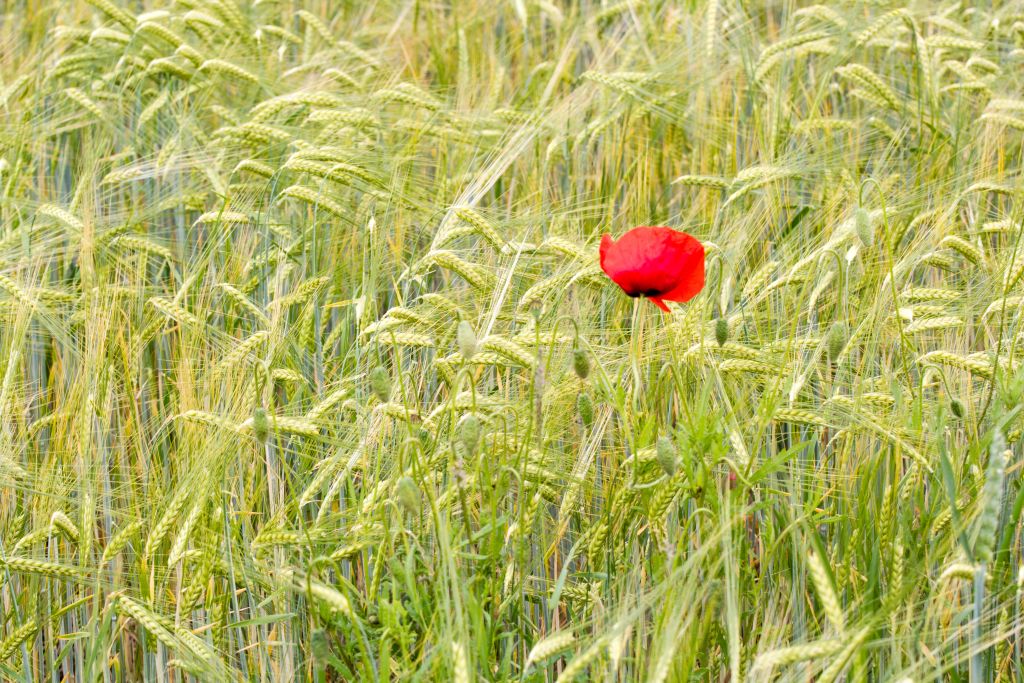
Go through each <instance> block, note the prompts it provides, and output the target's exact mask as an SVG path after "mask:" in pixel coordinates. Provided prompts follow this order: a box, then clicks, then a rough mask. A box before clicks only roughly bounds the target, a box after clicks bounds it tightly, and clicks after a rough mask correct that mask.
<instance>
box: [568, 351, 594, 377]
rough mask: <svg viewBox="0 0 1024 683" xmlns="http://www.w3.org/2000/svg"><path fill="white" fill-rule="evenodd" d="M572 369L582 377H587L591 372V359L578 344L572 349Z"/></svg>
mask: <svg viewBox="0 0 1024 683" xmlns="http://www.w3.org/2000/svg"><path fill="white" fill-rule="evenodd" d="M572 369H573V370H574V371H575V372H576V376H577V377H579V378H580V379H586V378H587V375H589V374H590V360H589V359H588V358H587V352H586V351H584V350H583V349H581V348H580V347H578V346H577V347H576V348H574V349H573V351H572Z"/></svg>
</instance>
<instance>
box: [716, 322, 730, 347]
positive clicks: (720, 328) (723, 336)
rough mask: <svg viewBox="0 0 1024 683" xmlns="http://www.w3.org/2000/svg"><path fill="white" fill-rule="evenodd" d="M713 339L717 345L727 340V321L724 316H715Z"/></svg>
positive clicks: (723, 343) (723, 344) (722, 344)
mask: <svg viewBox="0 0 1024 683" xmlns="http://www.w3.org/2000/svg"><path fill="white" fill-rule="evenodd" d="M715 341H716V342H718V345H719V346H725V342H727V341H729V321H728V320H726V319H725V318H715Z"/></svg>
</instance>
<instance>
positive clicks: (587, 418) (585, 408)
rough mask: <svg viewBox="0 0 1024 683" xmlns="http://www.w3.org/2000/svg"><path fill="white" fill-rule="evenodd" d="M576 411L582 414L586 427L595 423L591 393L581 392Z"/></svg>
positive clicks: (577, 399)
mask: <svg viewBox="0 0 1024 683" xmlns="http://www.w3.org/2000/svg"><path fill="white" fill-rule="evenodd" d="M576 411H577V412H578V413H579V414H580V420H582V421H583V426H584V427H589V426H590V425H591V424H593V423H594V402H593V401H591V400H590V394H588V393H586V392H585V391H584V392H580V394H579V395H578V396H577V397H576Z"/></svg>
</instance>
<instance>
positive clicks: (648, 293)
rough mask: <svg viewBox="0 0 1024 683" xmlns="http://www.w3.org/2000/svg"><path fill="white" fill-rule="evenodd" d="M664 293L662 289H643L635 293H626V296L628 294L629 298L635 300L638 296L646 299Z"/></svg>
mask: <svg viewBox="0 0 1024 683" xmlns="http://www.w3.org/2000/svg"><path fill="white" fill-rule="evenodd" d="M664 293H665V290H662V289H644V290H640V291H637V292H626V294H628V295H629V296H631V297H633V298H634V299H635V298H637V297H638V296H647V297H651V296H661V295H662V294H664Z"/></svg>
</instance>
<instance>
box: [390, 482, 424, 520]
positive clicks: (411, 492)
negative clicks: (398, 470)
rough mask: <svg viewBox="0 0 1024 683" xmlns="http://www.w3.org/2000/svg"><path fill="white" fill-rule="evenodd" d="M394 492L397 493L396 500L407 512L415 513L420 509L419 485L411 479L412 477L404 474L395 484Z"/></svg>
mask: <svg viewBox="0 0 1024 683" xmlns="http://www.w3.org/2000/svg"><path fill="white" fill-rule="evenodd" d="M395 489H396V490H395V493H397V494H398V502H399V504H400V505H401V506H402V507H404V508H405V509H406V510H408V511H409V512H412V513H415V512H419V510H420V487H419V486H417V485H416V482H414V481H413V480H412V477H409V476H405V477H402V478H400V479H399V480H398V483H397V484H396V485H395Z"/></svg>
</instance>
